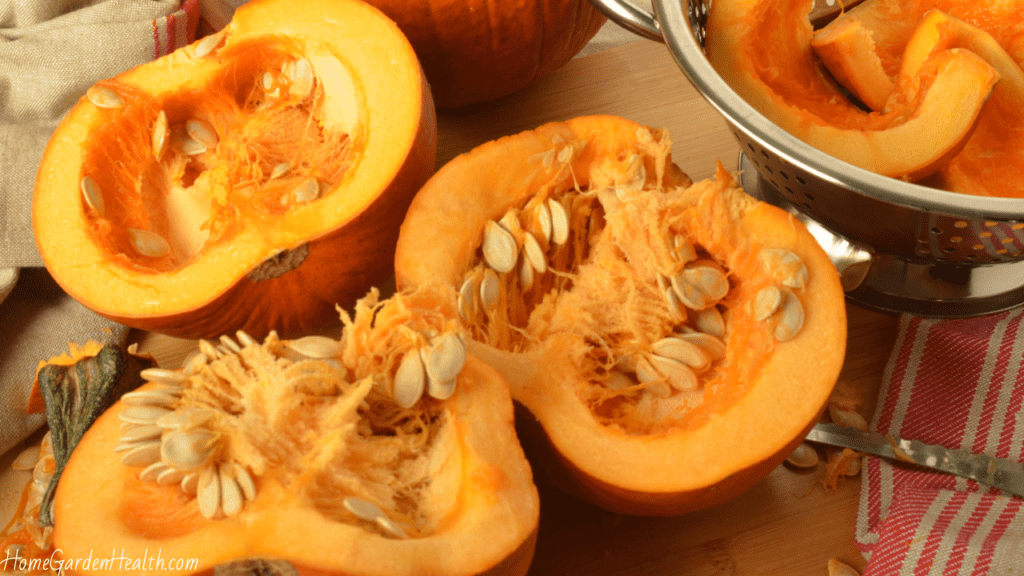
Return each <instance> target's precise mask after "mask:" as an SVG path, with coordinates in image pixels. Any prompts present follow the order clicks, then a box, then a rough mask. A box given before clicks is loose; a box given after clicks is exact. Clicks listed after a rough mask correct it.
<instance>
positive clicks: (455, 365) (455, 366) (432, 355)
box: [424, 332, 466, 398]
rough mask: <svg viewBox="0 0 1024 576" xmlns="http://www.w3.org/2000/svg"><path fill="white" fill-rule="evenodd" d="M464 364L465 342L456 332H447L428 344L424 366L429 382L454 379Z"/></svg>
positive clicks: (443, 381)
mask: <svg viewBox="0 0 1024 576" xmlns="http://www.w3.org/2000/svg"><path fill="white" fill-rule="evenodd" d="M465 364H466V346H465V344H463V343H462V340H461V339H460V338H459V336H458V335H457V334H455V333H454V332H447V333H445V334H443V335H441V336H440V337H438V338H437V340H436V341H435V342H434V343H433V344H432V345H431V346H430V349H429V352H428V355H427V358H426V362H425V366H424V367H425V368H426V372H427V378H428V379H429V380H430V381H431V382H436V383H438V384H441V383H447V382H449V381H451V380H455V378H456V377H457V376H458V375H459V372H462V368H463V366H465ZM435 398H436V396H435Z"/></svg>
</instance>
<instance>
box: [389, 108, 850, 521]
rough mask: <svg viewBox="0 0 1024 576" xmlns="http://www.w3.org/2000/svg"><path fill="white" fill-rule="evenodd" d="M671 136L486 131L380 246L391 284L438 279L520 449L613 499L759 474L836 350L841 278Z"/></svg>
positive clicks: (728, 485)
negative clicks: (390, 267) (505, 385)
mask: <svg viewBox="0 0 1024 576" xmlns="http://www.w3.org/2000/svg"><path fill="white" fill-rule="evenodd" d="M670 148H671V143H670V141H669V138H668V135H667V134H665V133H664V132H662V131H658V130H652V129H650V128H647V127H643V126H639V125H637V124H635V123H633V122H630V121H627V120H624V119H621V118H616V117H609V116H592V117H581V118H575V119H572V120H569V121H566V122H559V123H552V124H547V125H544V126H541V127H539V128H537V129H536V130H532V131H528V132H524V133H521V134H517V135H515V136H509V137H505V138H502V139H499V140H496V141H493V142H489V143H486V144H484V145H482V146H480V147H478V148H476V149H474V150H472V151H471V152H468V153H466V154H463V155H462V156H459V157H457V158H455V159H453V160H452V161H451V162H450V163H448V164H447V165H446V166H444V167H443V168H442V169H441V170H439V171H438V173H437V174H436V175H435V176H434V177H433V178H432V179H431V180H430V181H429V182H428V183H427V185H426V186H425V187H424V188H423V189H422V190H421V191H420V192H419V193H418V194H417V196H416V198H415V199H414V201H413V204H412V207H411V208H410V211H409V213H408V215H407V216H406V220H405V222H404V223H403V224H402V231H401V235H400V237H399V242H398V249H397V252H396V257H395V258H396V259H395V273H396V279H397V283H398V285H399V286H400V287H405V288H412V287H416V286H428V285H432V284H433V283H436V282H441V283H443V284H445V285H447V286H449V287H450V289H451V290H452V293H453V294H455V296H454V298H455V304H456V305H457V306H458V308H459V311H460V314H461V315H462V317H463V321H464V322H465V325H466V328H467V330H468V331H469V335H470V336H471V337H472V340H470V341H469V342H467V346H468V348H469V350H470V351H471V353H473V354H474V355H476V356H479V357H480V358H482V359H484V360H486V361H487V362H488V363H490V364H492V365H493V366H495V367H496V368H497V369H498V371H499V372H501V373H502V374H503V375H504V377H505V379H506V380H507V381H508V382H509V385H510V387H511V389H512V396H513V398H515V399H516V400H517V401H518V402H519V403H520V404H521V405H522V406H523V407H524V408H525V409H526V411H527V412H528V415H525V414H524V417H523V418H522V419H521V424H522V425H523V428H522V430H523V431H524V432H525V433H526V434H530V433H531V430H532V431H535V432H539V434H538V438H539V440H540V442H539V445H540V446H541V451H539V452H538V451H533V450H532V446H531V450H530V451H528V455H530V456H531V457H536V458H537V459H538V460H537V461H538V462H542V463H547V465H548V467H547V468H546V470H547V472H548V473H549V475H550V476H551V477H552V478H553V479H554V480H556V481H557V480H558V479H559V478H560V477H561V478H562V479H563V480H564V481H563V482H562V486H563V487H564V488H566V489H567V490H569V491H570V492H572V493H574V494H577V495H579V496H581V497H583V498H586V499H588V500H590V501H591V502H594V503H596V504H598V505H601V506H604V507H606V508H608V509H610V510H614V511H619V512H626V513H637V514H679V513H683V512H687V511H690V510H695V509H698V508H704V507H708V506H711V505H714V504H716V503H719V502H722V501H724V500H726V499H728V498H731V497H732V496H735V495H737V494H739V493H740V492H741V491H743V490H745V489H746V488H749V487H750V486H752V485H753V484H754V483H756V482H757V481H759V480H760V479H761V478H763V477H764V476H765V475H766V474H767V473H768V472H769V471H770V470H772V469H773V468H774V467H775V466H776V465H778V464H779V463H781V462H782V461H783V460H784V459H785V457H786V456H787V455H788V454H789V453H790V452H791V451H792V449H793V448H794V447H795V446H796V445H797V444H799V443H800V441H801V439H802V438H803V436H804V434H805V432H806V431H807V430H808V428H809V427H810V426H811V425H813V423H814V422H815V421H816V420H817V418H818V416H819V414H820V412H821V411H822V409H823V407H824V406H825V403H826V402H827V400H828V397H829V394H830V391H831V390H832V387H833V385H834V383H835V381H836V378H837V376H838V373H839V369H840V366H841V365H842V362H843V355H844V350H845V341H846V316H845V308H844V299H843V292H842V289H841V287H840V284H839V276H838V274H837V272H836V270H835V268H834V267H833V266H832V264H831V262H830V261H829V260H828V258H827V256H826V255H825V253H824V252H823V251H822V250H821V248H820V247H819V246H818V244H817V243H816V242H815V240H814V239H813V237H812V236H811V235H810V234H809V233H808V232H807V230H806V229H805V228H804V227H803V226H802V225H801V224H800V223H799V222H798V221H796V220H795V219H794V218H792V217H791V216H789V215H788V214H787V213H785V212H783V211H782V210H780V209H778V208H776V207H773V206H770V205H768V204H764V203H760V202H757V201H755V200H754V199H752V198H751V197H749V196H747V195H746V194H744V193H743V191H742V190H740V189H739V188H737V186H736V182H735V180H733V178H732V177H731V176H730V175H729V174H728V173H727V172H726V171H725V170H724V169H722V168H721V166H719V172H718V175H717V177H716V179H714V180H707V181H703V182H698V183H696V184H693V183H691V181H690V179H689V178H688V177H687V176H686V175H685V174H684V173H683V172H682V171H681V170H680V169H679V168H678V167H677V166H676V165H675V164H673V163H672V160H671V156H670ZM452 214H458V215H459V217H458V218H452V217H451V215H452ZM439 221H445V222H451V226H450V227H448V228H446V229H445V230H444V231H441V230H439V229H438V226H437V225H436V223H437V222H439ZM530 438H531V437H530V436H528V437H527V438H526V440H525V441H529V440H530ZM543 465H544V464H542V466H543Z"/></svg>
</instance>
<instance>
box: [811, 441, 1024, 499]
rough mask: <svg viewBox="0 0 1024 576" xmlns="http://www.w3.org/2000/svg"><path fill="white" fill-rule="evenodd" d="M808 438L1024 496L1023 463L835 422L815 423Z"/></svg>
mask: <svg viewBox="0 0 1024 576" xmlns="http://www.w3.org/2000/svg"><path fill="white" fill-rule="evenodd" d="M807 440H810V441H811V442H820V443H822V444H828V445H829V446H839V447H842V448H851V449H853V450H856V451H858V452H867V453H869V454H874V455H876V456H881V457H883V458H888V459H890V460H897V461H900V462H906V463H908V464H916V465H918V466H924V467H926V468H931V469H933V470H938V471H940V472H946V473H948V474H955V475H957V476H962V477H964V478H969V479H971V480H975V481H977V482H981V483H983V484H988V485H989V486H995V487H996V488H999V489H1001V490H1005V491H1007V492H1009V493H1011V494H1016V495H1018V496H1024V463H1020V462H1013V461H1010V460H1006V459H1003V458H992V457H991V456H986V455H985V454H975V453H973V452H969V451H967V450H952V449H949V448H945V447H942V446H936V445H933V444H925V443H924V442H921V441H919V440H903V439H900V438H897V437H896V436H892V435H889V436H883V435H881V434H879V433H878V432H862V431H860V430H857V429H855V428H846V427H843V426H839V425H836V424H815V425H814V428H813V429H811V431H810V433H809V434H808V435H807Z"/></svg>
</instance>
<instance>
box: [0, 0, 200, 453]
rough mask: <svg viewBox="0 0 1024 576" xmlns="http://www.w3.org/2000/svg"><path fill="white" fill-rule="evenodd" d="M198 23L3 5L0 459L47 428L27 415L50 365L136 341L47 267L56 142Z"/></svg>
mask: <svg viewBox="0 0 1024 576" xmlns="http://www.w3.org/2000/svg"><path fill="white" fill-rule="evenodd" d="M198 16H199V11H198V0H184V2H182V1H180V0H0V336H2V337H0V454H2V453H4V452H6V451H7V450H8V449H9V448H10V447H11V446H13V445H15V444H17V443H18V442H19V441H20V440H21V439H22V438H24V437H26V436H27V435H28V434H30V433H31V432H32V431H34V430H36V429H37V428H38V427H39V426H40V425H41V424H42V423H43V420H44V419H43V417H42V416H41V415H37V416H33V417H26V416H25V413H24V409H25V402H26V399H27V395H28V391H29V385H30V384H31V383H32V380H33V378H34V374H35V369H36V366H37V365H38V363H39V361H40V360H42V359H45V358H49V357H51V356H54V355H57V354H60V353H62V352H64V351H66V350H67V345H68V342H69V341H75V342H80V343H85V342H86V341H87V340H89V339H93V340H97V341H100V342H111V341H113V342H123V341H124V340H125V338H126V337H127V334H128V329H127V328H126V327H124V326H122V325H119V324H115V323H112V322H109V321H107V320H104V319H102V318H100V317H98V316H96V315H95V314H93V313H92V312H90V311H89V310H86V309H85V308H84V307H82V306H81V305H79V304H78V303H77V302H75V301H74V300H72V299H71V298H70V297H68V296H67V295H66V294H64V293H63V292H62V291H61V290H60V288H59V287H57V285H56V284H55V283H54V282H53V280H52V279H51V278H50V276H49V275H48V274H47V273H46V270H45V269H44V268H42V267H41V266H42V260H41V259H40V257H39V252H38V250H37V249H36V246H35V241H34V238H33V235H32V210H31V202H32V187H33V184H34V181H35V174H36V170H37V168H38V167H39V161H40V159H41V158H42V154H43V149H44V148H45V146H46V142H47V140H49V138H50V135H51V134H52V132H53V130H54V128H56V126H57V123H58V122H59V121H60V119H61V118H62V117H63V116H64V114H65V113H66V112H67V111H68V109H70V108H71V106H72V105H73V104H74V103H75V102H76V101H78V99H79V98H80V97H81V96H82V95H83V94H84V93H85V91H86V89H87V88H88V87H89V86H91V85H92V84H94V83H95V82H96V81H98V80H101V79H103V78H108V77H110V76H113V75H115V74H117V73H119V72H121V71H123V70H126V69H128V68H131V67H133V66H136V65H138V64H141V63H142V62H146V61H148V60H152V59H154V58H156V57H158V56H162V55H164V54H166V53H168V52H170V51H172V50H174V49H175V48H177V47H179V46H181V45H184V44H187V43H188V42H189V41H190V38H192V37H193V35H194V33H195V29H196V24H197V23H198Z"/></svg>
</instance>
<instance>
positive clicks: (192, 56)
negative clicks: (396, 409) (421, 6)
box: [33, 0, 436, 339]
mask: <svg viewBox="0 0 1024 576" xmlns="http://www.w3.org/2000/svg"><path fill="white" fill-rule="evenodd" d="M350 31H355V32H352V33H350ZM369 38H372V39H373V43H372V45H371V43H367V42H366V40H367V39H369ZM384 70H386V73H385V72H382V71H384ZM435 129H436V118H435V113H434V107H433V101H432V99H431V96H430V92H429V88H428V86H427V85H426V81H425V79H424V77H423V72H422V70H421V69H420V66H419V62H418V60H417V59H416V55H415V53H414V52H413V49H412V46H411V45H410V44H409V43H408V41H407V40H406V38H405V37H404V36H403V35H402V33H401V32H400V31H399V30H398V28H397V27H396V26H395V24H394V23H393V22H392V21H391V20H389V19H388V18H387V17H385V16H384V15H383V14H381V13H380V12H379V11H377V10H376V9H374V8H373V7H371V6H369V5H367V4H364V3H362V2H356V1H351V0H345V1H341V2H335V3H332V4H331V5H330V7H329V10H328V11H327V12H324V11H322V10H317V11H309V10H305V5H304V4H303V3H301V2H296V1H295V0H273V1H270V0H268V1H264V2H260V3H254V4H251V5H246V6H243V7H241V8H240V9H239V10H238V11H237V12H236V13H235V15H234V17H233V19H232V21H231V23H229V24H228V26H227V27H226V28H224V29H223V30H222V31H220V32H218V33H216V34H214V35H211V36H208V37H206V38H203V39H201V40H199V41H197V42H195V43H193V44H192V45H189V46H184V47H182V48H180V49H179V50H177V51H175V52H174V53H172V54H169V55H167V56H165V57H163V58H160V59H158V60H155V61H153V62H149V63H146V64H144V65H141V66H138V67H136V68H134V69H131V70H128V71H126V72H124V73H122V74H119V75H117V76H116V77H114V78H110V79H106V80H103V81H101V82H99V83H97V84H96V85H95V86H93V87H91V88H90V89H89V90H88V91H87V92H86V94H85V95H84V97H83V98H81V100H80V101H79V102H78V103H77V104H76V105H75V106H74V107H73V108H72V109H71V111H69V113H68V114H67V115H66V116H65V118H64V120H63V121H62V123H61V125H60V126H59V127H58V128H57V130H56V132H55V134H54V137H53V138H52V139H51V140H50V142H49V144H48V147H47V151H46V153H45V154H44V158H43V161H42V164H41V167H40V171H39V176H38V178H37V181H36V192H35V195H34V200H33V219H34V220H33V225H34V231H35V235H36V240H37V244H38V246H39V249H40V254H41V256H42V258H43V261H44V263H45V264H46V266H47V267H48V269H49V270H50V272H51V273H52V275H53V276H54V278H55V279H56V280H57V282H58V283H59V284H60V285H61V286H62V287H63V288H64V289H65V290H66V291H67V292H68V293H69V294H70V295H72V296H73V297H75V298H76V299H77V300H79V301H80V302H82V303H83V304H84V305H86V306H87V307H89V308H91V309H93V310H94V311H96V312H97V313H99V314H101V315H104V316H107V317H109V318H112V319H114V320H117V321H119V322H121V323H124V324H127V325H130V326H133V327H137V328H142V329H146V330H152V331H158V332H165V333H169V334H172V335H174V336H181V337H186V338H190V339H195V338H216V337H218V336H219V335H220V334H224V333H229V334H230V333H234V331H235V330H237V329H240V328H241V329H244V330H246V331H247V332H249V333H251V334H253V335H254V336H256V337H260V338H262V337H263V336H265V335H266V334H267V333H269V331H270V330H271V329H275V330H277V331H278V332H279V333H280V334H283V335H286V336H301V335H304V334H309V333H313V332H316V331H320V330H322V329H324V328H325V327H326V323H329V322H331V321H332V320H331V319H334V318H336V317H337V316H336V314H335V313H334V306H335V305H336V304H341V305H343V306H348V307H350V306H351V305H352V304H354V302H355V300H356V299H357V298H359V297H361V296H362V295H364V294H365V293H366V290H367V289H369V287H370V286H371V285H374V284H377V283H381V282H383V281H384V280H386V279H387V278H388V276H390V273H391V269H390V266H389V259H390V255H391V254H392V253H393V249H394V243H395V241H396V240H397V235H398V231H397V227H398V224H399V223H400V221H401V216H402V214H404V212H405V210H406V208H407V207H408V203H409V201H410V200H411V198H412V195H413V194H414V193H415V191H416V190H417V189H418V188H419V186H420V185H421V184H422V183H423V182H424V181H426V179H427V177H428V176H429V175H430V174H432V173H433V170H434V156H435V153H436V138H435Z"/></svg>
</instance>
